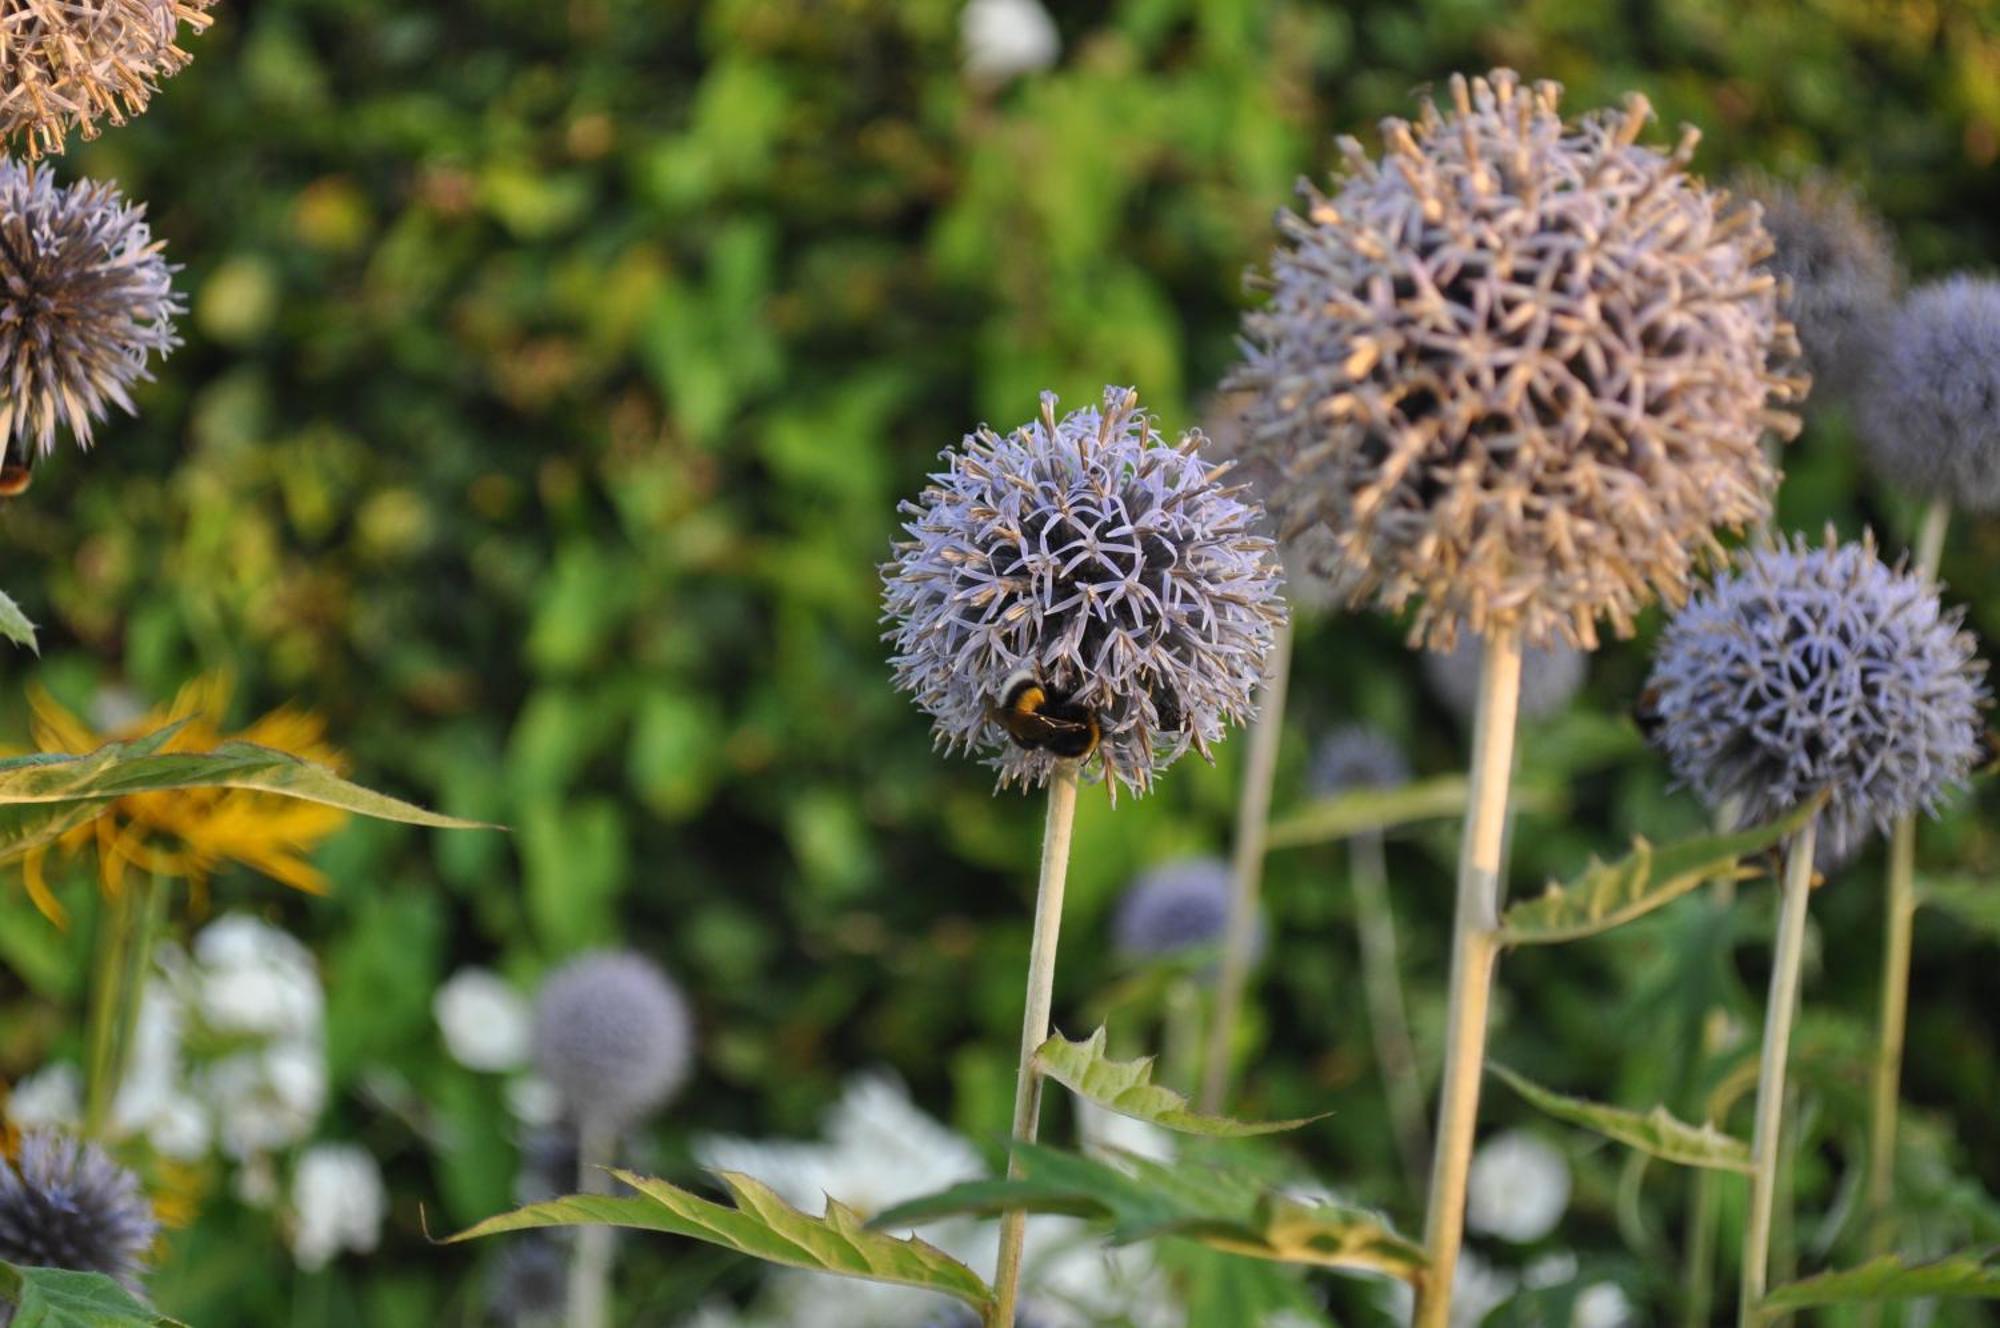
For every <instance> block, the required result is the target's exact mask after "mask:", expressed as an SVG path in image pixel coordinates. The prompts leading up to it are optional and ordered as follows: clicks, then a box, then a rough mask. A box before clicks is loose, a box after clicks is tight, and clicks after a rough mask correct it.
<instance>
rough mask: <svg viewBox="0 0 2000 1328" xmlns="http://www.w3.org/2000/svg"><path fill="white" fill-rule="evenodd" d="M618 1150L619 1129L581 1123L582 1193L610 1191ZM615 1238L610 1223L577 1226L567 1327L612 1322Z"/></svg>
mask: <svg viewBox="0 0 2000 1328" xmlns="http://www.w3.org/2000/svg"><path fill="white" fill-rule="evenodd" d="M617 1150H618V1132H617V1131H616V1130H614V1129H612V1128H610V1127H609V1126H608V1125H606V1124H605V1123H604V1122H602V1121H599V1120H595V1119H592V1120H588V1121H586V1122H585V1123H584V1124H583V1125H582V1126H581V1127H580V1129H579V1130H578V1136H577V1150H576V1187H577V1190H578V1191H579V1192H580V1193H583V1194H609V1193H611V1174H610V1172H608V1171H607V1170H606V1168H607V1167H609V1166H610V1165H611V1164H612V1162H613V1161H615V1160H616V1154H617ZM616 1238H617V1232H616V1231H615V1230H614V1229H613V1228H611V1227H608V1226H595V1225H592V1226H583V1227H578V1228H577V1230H576V1244H575V1246H574V1247H573V1248H572V1249H571V1251H570V1265H569V1313H568V1315H567V1316H566V1317H565V1319H564V1320H563V1322H564V1324H565V1325H566V1328H605V1325H606V1324H607V1323H609V1322H610V1314H611V1265H612V1260H613V1257H614V1255H615V1254H616V1246H615V1241H616Z"/></svg>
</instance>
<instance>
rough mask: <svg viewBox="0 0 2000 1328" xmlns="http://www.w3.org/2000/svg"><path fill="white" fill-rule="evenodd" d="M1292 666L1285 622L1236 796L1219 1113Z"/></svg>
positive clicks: (1215, 1026) (1220, 1012) (1213, 1067)
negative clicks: (1240, 791) (1241, 784)
mask: <svg viewBox="0 0 2000 1328" xmlns="http://www.w3.org/2000/svg"><path fill="white" fill-rule="evenodd" d="M1291 671H1292V625H1291V623H1290V622H1289V621H1287V622H1285V623H1284V624H1283V625H1282V626H1280V627H1279V628H1278V631H1277V635H1276V636H1275V637H1274V638H1273V639H1272V641H1271V653H1270V655H1269V656H1268V657H1267V658H1266V661H1265V665H1264V694H1263V696H1262V698H1261V704H1260V705H1259V706H1258V708H1257V719H1256V721H1255V722H1254V723H1253V724H1252V725H1251V726H1250V747H1249V750H1248V752H1247V753H1246V754H1245V757H1244V770H1243V789H1242V793H1241V794H1240V796H1239V797H1238V799H1237V803H1236V855H1235V861H1234V862H1233V863H1231V864H1230V877H1229V879H1230V889H1229V920H1228V923H1227V924H1226V926H1225V927H1224V930H1223V933H1222V970H1221V973H1220V974H1219V975H1218V976H1217V978H1216V981H1215V1017H1214V1021H1213V1022H1212V1023H1211V1024H1210V1025H1209V1029H1208V1056H1207V1058H1206V1062H1205V1064H1204V1065H1203V1067H1202V1075H1201V1109H1202V1110H1203V1111H1207V1112H1219V1111H1221V1110H1222V1109H1223V1106H1224V1105H1225V1103H1226V1102H1227V1100H1228V1098H1229V1072H1230V1060H1231V1053H1232V1052H1233V1051H1234V1050H1235V1047H1236V1021H1237V1019H1238V1017H1239V1016H1240V1015H1241V1014H1242V1011H1243V995H1244V990H1245V988H1246V987H1248V986H1249V984H1250V958H1251V955H1252V953H1253V952H1254V951H1255V950H1256V948H1257V901H1258V897H1259V895H1260V894H1261V893H1262V892H1263V886H1264V845H1265V838H1266V835H1267V834H1268V832H1269V830H1270V821H1271V784H1272V782H1273V780H1274V779H1276V777H1277V772H1278V739H1279V737H1280V736H1281V734H1282V733H1283V730H1284V726H1285V686H1286V682H1287V680H1288V679H1289V677H1290V675H1291Z"/></svg>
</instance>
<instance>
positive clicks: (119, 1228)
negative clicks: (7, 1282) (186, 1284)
mask: <svg viewBox="0 0 2000 1328" xmlns="http://www.w3.org/2000/svg"><path fill="white" fill-rule="evenodd" d="M158 1232H159V1223H158V1222H156V1221H154V1219H153V1206H152V1205H151V1204H150V1203H148V1202H147V1201H146V1196H145V1194H144V1192H143V1191H141V1190H140V1188H139V1178H138V1177H137V1176H135V1175H133V1174H132V1173H131V1172H130V1171H127V1170H126V1169H125V1168H124V1167H121V1166H119V1165H118V1164H117V1163H116V1162H113V1161H112V1160H111V1159H110V1157H108V1156H107V1155H106V1154H105V1152H104V1150H103V1149H101V1148H99V1147H97V1146H96V1145H95V1144H85V1143H82V1142H79V1141H78V1140H75V1139H71V1138H67V1137H65V1136H61V1135H55V1134H39V1133H37V1134H30V1135H28V1136H27V1137H26V1138H24V1139H23V1140H22V1141H21V1152H20V1156H19V1158H18V1159H16V1160H15V1161H14V1162H13V1163H12V1164H9V1163H8V1162H7V1161H6V1159H4V1158H0V1260H5V1261H6V1262H8V1263H12V1264H21V1265H24V1266H33V1267H43V1268H67V1269H70V1270H72V1271H74V1272H81V1273H103V1274H104V1275H105V1276H107V1277H113V1278H116V1279H117V1280H118V1281H119V1282H121V1283H123V1284H124V1286H125V1287H126V1289H127V1290H130V1291H134V1292H136V1291H138V1289H139V1274H140V1271H141V1269H142V1268H143V1266H144V1259H145V1255H146V1251H147V1250H148V1249H150V1248H151V1247H152V1244H153V1237H154V1236H155V1235H156V1234H158ZM0 1308H4V1307H0Z"/></svg>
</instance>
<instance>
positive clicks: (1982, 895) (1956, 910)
mask: <svg viewBox="0 0 2000 1328" xmlns="http://www.w3.org/2000/svg"><path fill="white" fill-rule="evenodd" d="M1917 901H1918V902H1919V903H1921V904H1933V905H1935V906H1937V907H1938V908H1941V909H1943V910H1944V911H1945V912H1947V913H1949V914H1951V915H1952V916H1953V917H1955V918H1957V919H1958V920H1959V921H1960V922H1963V923H1965V924H1966V925H1967V926H1969V927H1974V928H1976V929H1978V930H1980V931H1983V932H1985V933H1986V934H1987V935H1988V936H1993V937H2000V886H1996V885H1995V884H1994V883H1993V882H1992V881H1982V880H1978V879H1975V878H1973V877H1970V876H1957V877H1947V878H1945V879H1943V880H1931V879H1926V880H1923V881H1921V882H1919V883H1918V885H1917Z"/></svg>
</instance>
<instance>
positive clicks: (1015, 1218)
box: [986, 761, 1077, 1328]
mask: <svg viewBox="0 0 2000 1328" xmlns="http://www.w3.org/2000/svg"><path fill="white" fill-rule="evenodd" d="M1076 775H1077V771H1076V763H1075V762H1074V761H1064V762H1061V763H1060V764H1058V765H1057V766H1056V770H1055V773H1054V774H1053V775H1052V776H1050V778H1049V816H1048V822H1047V824H1046V825H1045V827H1044V828H1043V831H1042V871H1041V879H1040V881H1039V882H1038V883H1037V884H1036V886H1035V935H1034V940H1033V941H1032V942H1031V943H1030V945H1029V947H1028V1005H1027V1012H1026V1014H1025V1015H1024V1016H1023V1017H1022V1020H1021V1069H1020V1075H1019V1077H1018V1078H1017V1079H1016V1080H1015V1086H1014V1138H1015V1139H1016V1140H1018V1141H1020V1142H1022V1143H1033V1142H1034V1141H1035V1135H1036V1133H1037V1131H1038V1130H1039V1128H1040V1126H1041V1119H1042V1076H1041V1073H1040V1072H1039V1071H1038V1070H1036V1069H1035V1053H1036V1052H1037V1051H1039V1050H1040V1049H1041V1046H1042V1044H1043V1043H1044V1042H1047V1041H1048V1040H1049V1009H1050V1006H1051V1005H1053V1003H1054V996H1055V984H1056V939H1057V936H1058V934H1059V933H1060V932H1061V929H1062V905H1063V883H1064V881H1065V880H1066V879H1067V878H1068V875H1069V844H1070V834H1071V831H1072V830H1074V829H1075V826H1076ZM1020 1170H1021V1162H1020V1159H1019V1158H1009V1159H1008V1162H1007V1174H1008V1175H1009V1176H1017V1175H1019V1174H1020ZM1027 1229H1028V1215H1027V1214H1026V1213H1025V1212H1023V1211H1021V1210H1020V1209H1018V1208H1016V1209H1010V1210H1009V1211H1008V1213H1007V1215H1006V1216H1005V1217H1003V1218H1002V1219H1001V1221H1000V1261H999V1265H998V1267H997V1269H996V1270H995V1272H994V1275H993V1309H992V1312H991V1313H990V1314H989V1315H988V1317H987V1320H986V1324H987V1328H1014V1307H1015V1302H1016V1301H1017V1300H1018V1299H1019V1297H1020V1287H1021V1251H1022V1244H1023V1242H1024V1241H1025V1240H1026V1238H1027Z"/></svg>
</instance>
